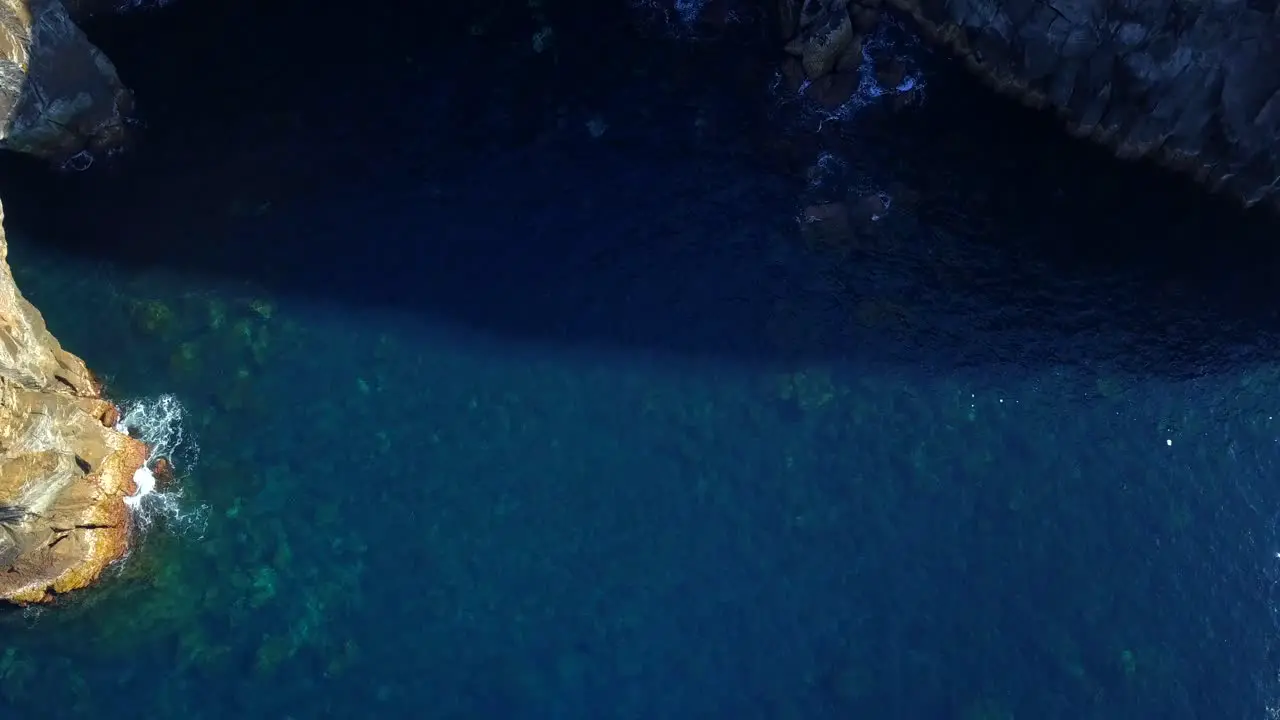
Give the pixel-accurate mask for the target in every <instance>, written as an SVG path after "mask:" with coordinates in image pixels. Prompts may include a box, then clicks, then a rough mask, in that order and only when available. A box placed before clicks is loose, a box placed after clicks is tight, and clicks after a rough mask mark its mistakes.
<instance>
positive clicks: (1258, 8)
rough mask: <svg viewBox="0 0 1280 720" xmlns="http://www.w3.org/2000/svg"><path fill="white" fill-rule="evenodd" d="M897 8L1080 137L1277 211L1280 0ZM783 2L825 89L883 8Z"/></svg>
mask: <svg viewBox="0 0 1280 720" xmlns="http://www.w3.org/2000/svg"><path fill="white" fill-rule="evenodd" d="M888 2H889V4H890V5H891V6H892V7H894V8H896V9H897V10H898V11H901V12H903V13H906V14H908V15H910V16H911V17H912V18H914V20H915V24H916V25H917V26H918V27H919V28H920V29H921V30H922V31H923V32H924V33H925V34H926V35H928V36H929V37H931V38H932V39H933V40H934V41H935V42H937V43H939V44H941V45H943V46H945V47H947V48H949V49H950V50H951V51H952V52H953V53H954V54H955V55H957V56H958V57H960V58H961V59H963V61H964V62H965V64H966V65H967V66H968V67H969V68H970V69H972V70H973V71H974V72H976V73H977V74H979V75H980V76H981V77H983V78H985V79H986V80H987V81H988V83H989V84H990V85H991V86H993V87H994V88H996V89H998V90H1000V91H1002V92H1005V93H1009V94H1012V95H1014V96H1017V97H1019V98H1021V99H1022V100H1023V101H1024V102H1026V103H1027V104H1029V105H1033V106H1037V107H1048V108H1053V109H1055V110H1057V111H1058V112H1059V113H1060V114H1061V115H1062V117H1063V118H1064V119H1065V120H1066V122H1067V125H1068V128H1069V129H1070V130H1071V131H1072V132H1074V133H1076V134H1078V135H1081V136H1086V137H1089V138H1092V139H1093V140H1095V141H1097V142H1101V143H1105V144H1107V145H1108V146H1110V147H1111V148H1112V149H1114V151H1115V152H1116V153H1117V154H1118V155H1120V156H1121V157H1149V158H1153V159H1156V160H1159V161H1161V162H1163V163H1165V164H1168V165H1170V166H1172V167H1175V168H1177V169H1179V170H1182V171H1184V172H1187V173H1189V174H1191V175H1193V176H1194V177H1196V178H1197V179H1199V180H1201V181H1203V182H1206V183H1208V184H1209V185H1210V186H1211V187H1214V188H1221V189H1222V190H1224V191H1226V192H1228V193H1230V194H1232V195H1234V196H1236V197H1239V198H1241V199H1242V200H1243V201H1244V202H1245V203H1246V204H1250V205H1252V204H1254V203H1259V202H1266V203H1270V204H1272V205H1275V206H1280V140H1278V138H1280V10H1278V9H1277V7H1278V6H1277V4H1276V2H1275V0H888ZM779 3H780V8H781V13H780V17H781V22H782V27H783V31H784V34H786V35H787V39H788V40H790V46H789V48H790V49H791V50H792V52H793V53H796V54H797V55H799V56H800V57H802V58H803V59H804V60H803V66H804V71H805V73H806V74H807V78H808V80H810V81H811V82H814V83H820V82H827V83H828V84H830V83H832V82H833V81H831V80H824V78H828V77H831V78H839V76H840V75H839V74H840V73H841V72H842V71H843V72H847V71H848V64H849V63H854V64H856V62H857V61H859V60H860V53H859V52H857V47H856V46H857V44H858V43H859V41H860V38H862V37H863V36H865V34H866V33H868V32H869V31H870V29H871V28H872V27H873V26H874V24H875V22H876V16H877V14H878V13H879V12H880V11H881V0H779ZM850 48H854V49H853V50H850ZM833 57H834V60H833V59H832V58H833ZM842 58H843V59H844V63H845V66H844V67H843V68H842V66H841V59H842Z"/></svg>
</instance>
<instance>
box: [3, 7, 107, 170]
mask: <svg viewBox="0 0 1280 720" xmlns="http://www.w3.org/2000/svg"><path fill="white" fill-rule="evenodd" d="M131 109H132V97H131V95H130V93H129V91H128V89H126V88H125V86H124V85H123V84H122V83H121V82H120V78H119V77H118V76H117V75H116V71H115V68H114V67H113V66H112V65H111V62H110V61H109V60H108V59H107V58H106V56H105V55H103V54H102V53H101V52H100V51H99V50H98V49H97V48H96V47H94V46H93V45H92V44H91V43H90V42H89V41H88V39H87V38H86V37H85V35H84V33H83V32H81V31H80V28H79V27H77V26H76V24H75V23H74V22H73V21H72V19H71V17H70V16H69V15H68V13H67V9H66V7H65V6H63V4H62V3H61V2H60V1H59V0H0V115H2V116H3V126H2V127H3V136H2V139H0V146H2V147H4V148H8V149H10V150H16V151H18V152H23V153H28V154H32V155H37V156H40V157H47V158H51V159H54V160H65V159H67V158H70V157H72V156H74V155H75V154H76V153H79V152H80V151H81V150H85V149H89V150H108V149H111V148H112V147H115V146H117V145H118V144H120V143H121V142H122V141H123V137H124V129H125V123H124V119H125V117H126V116H127V115H128V113H129V112H130V110H131Z"/></svg>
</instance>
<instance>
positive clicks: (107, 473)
mask: <svg viewBox="0 0 1280 720" xmlns="http://www.w3.org/2000/svg"><path fill="white" fill-rule="evenodd" d="M2 221H3V211H2V210H0V222H2ZM7 256H8V243H7V241H6V240H5V238H4V235H3V233H2V232H0V508H4V509H5V512H4V513H3V516H2V517H0V523H2V524H3V532H0V562H2V563H3V565H4V566H3V567H0V599H4V600H8V601H10V602H13V603H18V604H26V603H36V602H45V601H48V600H51V599H53V597H54V596H55V595H57V594H59V593H65V592H68V591H71V590H76V589H79V588H83V587H85V586H87V585H89V584H91V583H92V582H94V581H95V580H96V579H97V578H98V576H99V575H101V573H102V571H103V570H104V569H105V568H106V567H107V566H108V565H109V564H111V563H112V562H114V561H116V560H118V559H120V558H121V557H123V555H124V554H125V552H127V550H128V547H129V535H130V512H129V509H128V508H127V506H126V504H125V498H126V497H127V496H129V495H130V494H132V493H134V492H135V491H136V488H135V486H134V482H133V477H134V473H135V472H137V471H138V470H139V469H140V468H142V467H143V466H144V464H145V463H146V460H147V448H146V446H144V445H143V444H142V443H141V442H139V441H138V440H135V439H133V438H131V437H129V436H128V435H125V434H124V433H121V432H118V431H117V430H115V429H114V428H113V427H112V425H113V423H114V422H115V421H116V420H117V418H118V417H119V411H118V410H117V409H116V408H115V407H114V406H113V405H112V404H111V403H110V402H108V401H107V400H105V399H104V398H103V397H102V388H101V385H100V384H99V383H98V382H97V381H95V380H94V378H93V375H92V374H91V373H90V372H89V370H88V369H87V368H86V367H85V364H84V362H82V361H81V360H80V358H78V357H76V356H75V355H72V354H71V353H69V352H67V351H65V350H63V349H62V347H61V346H60V345H59V344H58V341H57V340H56V339H55V338H54V337H53V335H52V334H51V333H50V332H49V331H48V329H47V328H46V327H45V323H44V319H43V318H42V317H41V316H40V313H39V311H37V310H36V309H35V307H34V306H32V305H31V303H29V302H27V300H26V299H25V298H23V297H22V294H21V293H20V292H19V291H18V288H17V286H16V285H15V284H14V280H13V275H12V273H11V272H10V270H9V264H8V261H7Z"/></svg>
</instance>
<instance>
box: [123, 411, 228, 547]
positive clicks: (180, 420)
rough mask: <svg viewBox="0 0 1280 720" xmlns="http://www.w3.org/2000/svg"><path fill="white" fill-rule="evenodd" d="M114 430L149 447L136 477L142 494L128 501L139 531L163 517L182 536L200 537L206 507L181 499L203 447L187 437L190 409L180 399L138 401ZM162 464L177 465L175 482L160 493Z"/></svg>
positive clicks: (175, 466) (126, 501) (136, 494)
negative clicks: (185, 480) (159, 466)
mask: <svg viewBox="0 0 1280 720" xmlns="http://www.w3.org/2000/svg"><path fill="white" fill-rule="evenodd" d="M123 410H124V411H123V413H122V416H121V418H120V422H119V423H117V424H116V430H118V431H120V432H122V433H125V434H127V435H129V436H131V437H134V438H137V439H138V440H141V441H142V442H144V443H146V445H147V448H148V449H149V455H148V456H147V462H146V465H144V466H143V467H142V468H139V469H138V471H137V472H135V473H134V476H133V480H134V483H136V484H137V487H138V491H137V493H135V494H134V495H132V496H130V497H127V498H125V503H126V504H127V505H128V506H129V507H130V508H131V509H132V510H133V511H134V517H135V518H136V519H137V522H138V525H139V527H141V528H142V530H144V531H145V530H146V529H147V528H149V527H151V524H152V523H153V522H154V521H155V520H156V518H159V517H163V518H165V519H166V520H167V521H168V522H169V524H170V526H171V527H175V528H177V529H178V530H179V531H180V532H182V533H183V534H192V535H195V536H197V537H198V536H200V535H202V534H203V533H204V527H205V523H206V521H207V520H208V515H209V512H208V510H209V509H208V507H206V506H203V505H200V506H196V507H194V508H192V507H188V504H187V503H184V502H183V501H182V484H181V481H182V479H183V478H185V477H187V476H188V475H189V474H190V473H191V470H192V469H193V468H194V467H195V465H196V461H197V460H198V459H199V457H200V448H199V446H198V445H196V444H195V442H194V441H192V440H191V439H190V438H188V436H187V428H186V425H187V410H186V408H185V407H183V405H182V403H181V402H180V401H179V400H178V398H177V397H175V396H173V395H160V396H159V397H156V398H145V399H142V400H135V401H133V402H131V403H128V404H126V405H125V406H124V409H123ZM159 460H165V461H168V463H169V464H170V465H171V466H172V467H173V471H174V477H173V481H172V482H171V483H170V484H169V486H168V487H165V488H161V489H157V488H156V477H155V474H154V473H153V472H152V468H154V467H155V464H156V462H157V461H159Z"/></svg>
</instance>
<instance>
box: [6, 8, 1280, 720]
mask: <svg viewBox="0 0 1280 720" xmlns="http://www.w3.org/2000/svg"><path fill="white" fill-rule="evenodd" d="M645 7H648V6H644V7H638V8H630V9H627V8H626V7H625V5H623V4H619V5H618V7H617V8H613V9H597V10H596V11H594V12H588V13H586V14H585V15H583V14H575V13H571V12H568V11H562V12H561V13H560V14H556V8H555V7H554V6H552V7H550V8H548V9H546V10H545V12H546V13H549V14H550V15H549V16H545V17H536V16H534V15H529V14H523V15H522V14H521V13H520V12H516V11H514V10H507V9H504V10H502V11H501V12H499V11H496V10H495V11H492V12H490V13H489V14H488V15H485V14H484V13H475V14H468V12H470V11H457V13H456V16H443V15H442V16H441V17H439V18H436V20H437V23H436V25H433V26H431V27H429V28H424V27H423V26H422V25H421V24H418V25H412V24H409V23H406V22H403V17H401V22H398V23H397V22H395V20H396V16H395V13H394V10H393V9H387V10H381V11H378V12H381V13H383V14H384V15H385V16H383V17H379V16H378V12H375V13H372V14H371V15H370V16H369V17H364V18H361V19H359V21H356V20H354V19H352V18H349V17H344V16H343V15H342V14H341V13H339V12H337V10H334V11H332V13H331V14H330V15H326V14H325V13H324V12H323V11H318V10H314V9H313V10H311V11H308V12H305V13H304V12H301V10H300V8H297V7H290V6H289V5H288V4H286V3H281V4H278V5H273V6H269V7H268V8H266V9H259V10H253V11H251V10H250V9H247V8H244V7H239V6H237V5H235V4H230V3H228V4H223V5H220V6H219V8H220V9H214V8H213V6H212V4H211V3H204V2H202V0H182V2H179V3H176V4H174V5H173V6H172V7H171V8H169V9H166V10H164V11H157V12H153V13H148V14H143V15H137V16H133V17H131V18H129V19H128V20H127V21H126V20H121V21H114V20H113V21H107V22H105V23H104V24H101V25H98V26H91V27H90V30H91V32H92V33H94V38H95V40H97V41H98V42H99V43H100V44H101V45H102V46H103V47H104V48H105V49H106V50H107V52H108V53H109V54H110V55H111V56H112V57H113V58H114V59H115V60H116V62H117V64H118V65H119V67H120V69H121V73H122V75H123V76H124V77H125V79H126V80H127V81H128V82H129V83H130V84H131V85H133V86H134V87H135V88H136V90H137V92H138V94H139V101H140V105H141V107H142V117H143V119H144V120H145V122H146V126H145V127H143V128H140V130H139V136H138V141H137V144H136V147H134V148H133V149H132V150H131V151H130V153H129V154H128V155H126V156H125V157H122V158H118V159H116V160H115V161H114V162H113V163H107V162H100V163H97V164H96V165H95V166H94V167H91V168H90V169H89V171H87V172H84V173H80V174H75V173H72V174H58V175H50V174H48V173H45V172H42V171H40V170H38V169H35V168H33V167H30V166H29V164H27V163H24V162H22V161H20V160H16V159H12V158H10V159H7V160H6V161H5V163H6V166H5V167H4V168H3V171H2V172H0V197H3V199H4V203H5V208H6V213H7V216H8V219H7V226H6V228H7V231H8V233H9V237H10V244H11V262H12V264H13V267H14V272H15V274H16V276H17V279H18V282H19V284H20V287H21V288H22V289H23V291H24V292H25V293H26V295H27V296H28V297H29V298H30V299H31V300H32V301H33V302H34V303H35V304H36V305H37V306H38V307H39V308H40V309H41V311H42V312H43V313H44V315H45V317H46V319H47V320H48V323H49V325H50V327H51V329H52V330H53V331H54V333H55V334H56V335H57V336H58V337H59V339H60V340H61V341H62V342H63V344H64V345H65V346H66V347H68V348H69V349H71V350H72V351H74V352H76V353H78V354H79V355H80V356H81V357H83V358H84V359H85V360H86V361H87V362H88V364H89V365H90V366H91V367H92V368H93V369H94V370H95V371H97V372H99V373H100V374H101V375H102V376H103V377H104V378H105V379H106V381H107V383H108V387H109V391H110V393H111V394H112V396H113V397H114V398H115V399H117V400H118V401H120V402H121V403H122V405H124V406H125V407H126V409H128V410H130V411H132V413H133V415H132V417H133V418H135V419H137V420H138V422H139V423H140V424H141V426H142V427H144V428H146V429H148V430H152V431H155V432H156V433H157V435H156V437H157V438H158V443H157V448H158V451H159V452H162V453H164V454H167V455H171V456H172V457H173V459H174V462H175V465H176V466H177V468H178V475H179V478H178V480H177V481H176V483H175V484H174V485H172V486H170V487H167V488H161V489H160V492H159V493H158V494H156V495H153V496H150V497H149V498H148V499H147V501H146V502H145V503H144V504H143V507H142V508H141V509H140V510H139V511H138V512H139V518H140V524H141V526H142V529H141V530H140V532H139V537H138V542H137V546H136V548H135V550H134V551H133V552H132V554H131V555H130V556H129V558H128V559H127V560H126V561H125V562H123V563H122V564H121V565H120V566H119V567H117V568H115V569H113V571H112V572H111V577H109V578H107V579H106V580H104V582H103V583H102V584H101V585H100V587H98V588H97V589H95V590H92V591H89V592H85V593H79V594H76V595H73V596H70V597H67V598H64V599H63V600H62V601H60V602H59V603H57V604H56V605H54V606H52V607H48V608H43V609H37V610H27V611H13V612H10V613H7V614H4V615H3V616H0V624H3V630H2V631H3V633H4V636H5V638H6V641H5V643H4V646H3V649H2V650H0V708H3V710H4V712H5V714H6V716H7V715H13V716H14V717H19V716H31V715H33V714H38V715H39V716H40V717H46V718H61V717H68V718H72V717H89V716H92V717H96V718H117V717H118V718H137V717H160V718H169V717H174V718H177V717H182V718H192V719H197V718H226V717H246V718H258V717H261V718H299V719H301V718H358V717H371V716H375V715H379V716H381V715H390V716H394V717H424V718H529V719H542V718H548V719H551V718H555V719H566V720H568V719H577V718H719V717H724V718H938V719H940V720H944V719H950V718H955V719H956V720H1005V719H1010V718H1045V719H1049V718H1063V719H1067V718H1069V719H1072V720H1080V719H1093V718H1099V719H1101V718H1170V719H1173V718H1268V717H1275V716H1276V712H1277V710H1275V709H1274V708H1276V707H1278V706H1280V682H1278V681H1280V676H1278V675H1277V673H1278V672H1280V647H1278V646H1277V639H1278V638H1280V635H1278V632H1280V625H1277V620H1278V619H1280V618H1278V617H1277V614H1276V609H1277V608H1278V607H1280V605H1277V602H1280V597H1277V592H1278V589H1277V585H1276V583H1277V581H1280V526H1278V522H1280V514H1278V513H1280V482H1277V469H1278V464H1277V460H1278V459H1280V446H1278V445H1277V437H1278V436H1280V418H1278V417H1277V411H1278V410H1280V364H1278V360H1280V350H1278V349H1277V338H1280V333H1278V332H1277V330H1278V329H1280V324H1277V321H1276V315H1275V312H1274V306H1273V305H1272V303H1273V302H1274V292H1273V288H1274V287H1275V282H1274V280H1275V269H1276V268H1277V267H1278V266H1277V264H1276V260H1277V257H1276V254H1275V251H1274V249H1273V248H1271V247H1269V246H1268V244H1267V240H1268V237H1269V236H1270V235H1271V234H1272V233H1274V228H1275V225H1274V221H1273V220H1271V219H1268V218H1258V217H1243V216H1241V215H1240V214H1239V213H1236V212H1234V211H1233V210H1232V209H1231V208H1229V207H1227V206H1226V204H1225V203H1222V202H1218V201H1216V200H1214V199H1212V198H1209V197H1207V196H1206V195H1204V194H1202V193H1200V192H1197V191H1195V190H1194V189H1191V188H1188V187H1186V186H1185V185H1184V184H1182V183H1179V182H1176V181H1173V180H1171V179H1169V178H1166V177H1164V176H1162V175H1159V174H1157V173H1154V172H1149V171H1146V170H1144V169H1141V168H1135V167H1131V166H1126V165H1123V164H1120V163H1115V162H1111V161H1110V160H1108V159H1107V158H1105V156H1104V155H1103V153H1101V152H1097V151H1095V150H1093V149H1090V148H1087V147H1083V146H1081V145H1078V144H1076V143H1072V142H1069V141H1067V140H1064V139H1063V138H1062V137H1061V136H1060V135H1059V134H1058V133H1056V132H1055V131H1054V129H1053V127H1052V123H1051V122H1049V121H1048V120H1045V119H1043V118H1029V117H1027V116H1026V115H1025V114H1023V113H1020V112H1018V111H1017V110H1016V109H1014V108H1012V107H1009V106H1007V104H1005V103H1002V102H999V101H995V100H992V99H989V98H986V97H985V96H983V95H981V92H980V90H979V89H978V88H977V87H976V86H975V85H973V84H972V83H969V82H966V81H965V80H964V79H963V78H962V76H961V75H960V74H959V73H958V72H957V71H956V70H955V69H954V68H951V67H949V66H948V65H947V63H945V62H943V61H941V60H940V59H938V58H934V57H931V56H930V55H929V54H928V53H927V51H925V50H923V49H922V48H919V47H917V46H913V45H911V43H910V41H909V39H906V38H905V36H902V35H900V34H899V35H895V34H890V35H887V36H885V42H895V43H898V45H897V46H896V47H898V51H899V52H902V53H903V54H904V57H906V58H908V59H909V60H910V62H911V63H912V68H913V72H918V75H915V76H914V77H918V78H919V80H920V81H921V82H922V83H923V86H924V87H925V94H924V96H923V98H922V99H920V100H918V101H917V102H916V103H915V104H913V105H910V106H908V107H905V108H902V109H899V110H893V109H892V108H890V107H889V106H888V105H887V104H886V103H885V102H882V101H877V98H878V97H879V96H876V95H875V94H874V93H872V94H868V95H865V96H863V100H864V101H865V102H862V103H860V104H856V107H853V106H851V107H850V108H846V109H845V110H847V111H848V112H845V111H842V113H843V114H839V113H832V112H829V111H818V110H817V109H815V108H813V107H809V106H807V105H806V104H805V103H803V102H802V101H800V100H799V99H797V98H795V97H790V96H786V95H785V93H784V92H781V91H779V90H778V89H777V88H776V85H775V83H774V82H773V78H772V76H771V70H770V68H771V65H772V64H773V59H772V58H764V59H763V60H761V58H760V56H759V53H758V52H756V51H755V50H753V46H752V44H751V38H753V37H754V36H753V33H754V32H755V30H754V29H753V27H752V25H751V18H749V17H747V18H746V19H743V20H742V21H741V22H742V25H741V27H739V29H738V30H733V28H730V30H723V29H720V30H716V29H714V28H713V29H711V30H707V29H706V28H701V29H699V28H692V29H691V28H688V27H683V26H682V27H679V28H676V29H674V30H673V29H672V28H670V27H667V26H665V25H663V23H664V22H667V18H666V17H665V16H661V14H659V15H660V16H659V17H658V18H657V19H656V20H655V19H654V18H653V17H646V16H644V14H643V13H642V12H640V11H641V10H644V9H645ZM681 7H684V4H682V5H681ZM624 10H625V12H624ZM486 12H488V11H486ZM614 13H616V14H614ZM334 27H341V28H342V30H343V33H342V35H343V36H344V37H343V39H342V42H335V38H334V33H333V28H334ZM546 27H552V28H554V32H553V33H552V34H551V35H550V36H549V37H550V38H552V39H551V40H548V39H547V38H548V36H545V35H544V40H543V42H544V43H550V44H549V45H544V46H543V47H542V49H541V50H539V49H538V48H537V47H535V43H534V42H533V40H532V38H534V36H536V35H537V34H538V33H539V32H540V31H541V30H542V29H543V28H546ZM734 27H738V26H734ZM697 32H702V33H703V34H702V35H698V34H697ZM228 48H237V49H238V51H237V52H234V53H232V52H230V51H229V50H228ZM753 53H755V54H753ZM752 58H754V60H752ZM875 193H884V194H885V195H886V196H887V197H888V198H890V200H891V201H892V202H891V204H890V208H889V210H888V211H887V212H885V213H883V217H882V218H880V219H879V220H875V221H870V220H867V221H866V222H863V223H861V224H859V225H858V226H857V228H856V230H855V232H854V234H853V236H852V237H842V238H840V239H838V240H837V241H832V242H828V241H825V240H823V238H822V237H815V235H814V234H813V233H812V232H809V231H810V230H811V229H812V228H809V227H805V226H804V225H803V223H802V222H800V221H799V220H798V218H802V217H803V213H804V209H805V208H806V207H810V206H812V205H814V204H817V203H821V202H825V201H831V200H836V199H841V198H844V197H846V196H852V197H854V198H858V197H862V196H864V195H868V194H875Z"/></svg>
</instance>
